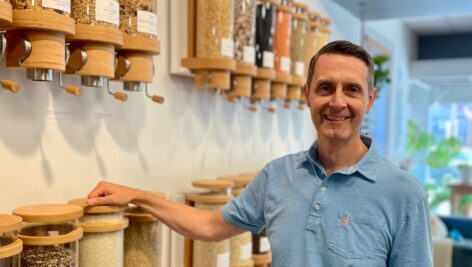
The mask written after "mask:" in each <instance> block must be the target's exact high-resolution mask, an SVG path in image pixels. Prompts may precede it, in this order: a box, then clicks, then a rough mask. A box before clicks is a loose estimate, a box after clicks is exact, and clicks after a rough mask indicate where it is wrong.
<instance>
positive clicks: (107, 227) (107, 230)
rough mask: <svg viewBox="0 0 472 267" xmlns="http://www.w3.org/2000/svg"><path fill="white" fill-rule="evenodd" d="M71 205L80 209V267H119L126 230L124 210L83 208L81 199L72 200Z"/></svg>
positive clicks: (82, 199)
mask: <svg viewBox="0 0 472 267" xmlns="http://www.w3.org/2000/svg"><path fill="white" fill-rule="evenodd" d="M68 203H69V204H71V205H76V206H79V207H83V209H84V216H83V217H82V218H80V220H79V225H80V227H82V228H83V229H84V237H83V238H82V239H81V240H80V244H79V245H80V253H79V265H80V266H110V267H111V266H113V267H119V266H123V259H124V257H123V254H124V253H123V252H124V246H123V230H124V229H125V228H126V227H127V226H128V219H127V218H124V216H123V211H124V210H125V208H126V207H117V206H93V207H92V206H87V204H86V199H85V198H79V199H73V200H70V201H69V202H68Z"/></svg>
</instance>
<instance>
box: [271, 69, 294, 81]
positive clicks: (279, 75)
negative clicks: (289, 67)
mask: <svg viewBox="0 0 472 267" xmlns="http://www.w3.org/2000/svg"><path fill="white" fill-rule="evenodd" d="M291 81H292V75H290V73H287V72H283V71H277V72H276V73H275V80H274V82H278V83H290V82H291Z"/></svg>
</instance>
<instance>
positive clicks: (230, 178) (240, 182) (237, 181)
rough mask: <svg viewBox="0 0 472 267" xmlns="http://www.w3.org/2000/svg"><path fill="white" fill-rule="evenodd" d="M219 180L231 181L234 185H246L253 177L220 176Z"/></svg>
mask: <svg viewBox="0 0 472 267" xmlns="http://www.w3.org/2000/svg"><path fill="white" fill-rule="evenodd" d="M218 179H219V180H223V181H230V182H233V183H234V185H235V186H246V185H248V184H250V183H251V182H252V180H253V177H250V176H220V177H218Z"/></svg>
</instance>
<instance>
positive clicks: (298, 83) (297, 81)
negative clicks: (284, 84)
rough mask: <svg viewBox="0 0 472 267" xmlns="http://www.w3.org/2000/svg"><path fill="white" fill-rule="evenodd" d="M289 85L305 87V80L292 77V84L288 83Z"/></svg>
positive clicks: (299, 77)
mask: <svg viewBox="0 0 472 267" xmlns="http://www.w3.org/2000/svg"><path fill="white" fill-rule="evenodd" d="M290 85H294V86H304V85H305V79H304V78H303V77H301V76H296V75H292V82H291V83H290Z"/></svg>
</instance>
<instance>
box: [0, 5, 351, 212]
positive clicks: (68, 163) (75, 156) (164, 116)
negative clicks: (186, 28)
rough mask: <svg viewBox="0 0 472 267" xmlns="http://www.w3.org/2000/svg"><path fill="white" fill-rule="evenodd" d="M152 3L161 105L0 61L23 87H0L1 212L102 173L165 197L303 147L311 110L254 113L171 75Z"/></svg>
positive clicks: (346, 17) (162, 20) (80, 192)
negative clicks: (77, 87) (63, 85)
mask: <svg viewBox="0 0 472 267" xmlns="http://www.w3.org/2000/svg"><path fill="white" fill-rule="evenodd" d="M170 1H176V0H170ZM179 1H184V0H179ZM304 2H306V3H308V4H309V5H310V7H311V8H315V9H317V10H320V11H322V13H323V14H324V15H325V16H328V17H330V18H332V19H333V21H334V23H333V38H332V39H341V38H342V39H348V40H352V41H355V42H358V40H359V37H358V34H359V32H360V28H359V21H358V20H357V19H355V18H354V17H352V16H351V15H350V14H349V13H347V12H346V11H344V10H342V9H340V8H339V7H338V6H337V5H336V4H333V3H332V2H331V1H324V2H322V3H321V2H319V1H308V0H305V1H304ZM158 7H159V10H158V12H159V28H160V31H159V32H160V33H159V34H160V39H161V42H162V50H161V55H160V56H158V57H156V58H155V63H156V67H157V69H156V74H155V77H154V78H155V79H154V83H153V84H152V86H151V87H150V88H151V91H152V92H153V93H158V94H162V95H163V96H165V98H166V102H165V104H164V105H157V104H154V103H153V102H152V101H150V100H149V99H147V98H145V97H144V95H143V94H140V93H129V99H128V101H127V102H126V103H121V102H117V101H115V100H113V98H112V97H110V96H108V95H107V94H106V93H105V92H104V90H103V89H94V88H83V90H82V91H83V96H81V97H79V98H75V97H72V96H70V95H67V94H65V93H64V92H63V91H61V90H60V89H59V87H58V86H57V81H55V82H54V83H52V84H51V83H39V82H30V81H26V79H25V72H24V71H17V70H10V69H6V68H5V67H4V61H2V62H1V67H0V79H11V80H15V81H18V82H20V84H21V86H22V88H21V91H20V92H19V93H18V94H11V93H9V92H7V91H5V90H3V91H0V162H1V163H2V168H1V171H0V188H3V193H0V203H1V205H0V213H10V212H11V210H12V209H13V208H15V207H18V206H22V205H29V204H38V203H45V202H59V203H63V202H66V201H67V200H69V199H71V198H75V197H80V196H85V195H86V194H87V193H88V192H89V191H90V190H91V189H92V188H93V186H94V185H95V184H96V183H97V182H98V181H99V180H101V179H106V180H109V181H112V182H117V183H123V184H127V185H130V186H134V187H140V188H143V189H148V190H155V191H162V192H166V193H168V194H170V195H172V194H174V193H177V192H183V191H186V190H190V189H191V186H190V182H191V180H193V179H196V178H214V177H216V176H218V175H227V174H238V173H240V172H245V171H255V170H258V169H259V168H261V167H262V166H263V165H265V164H266V163H267V162H268V161H270V160H272V159H274V158H276V157H280V156H282V155H284V154H287V153H291V152H297V151H300V150H304V149H307V148H308V147H309V146H310V144H311V143H312V142H313V138H314V131H313V128H312V124H311V119H310V118H309V112H308V110H305V111H303V112H300V111H298V110H296V109H293V110H290V111H287V110H284V109H282V108H280V109H279V110H278V111H277V113H276V114H275V115H272V114H270V113H268V112H265V111H263V110H261V111H259V112H257V113H255V114H254V113H251V112H249V111H247V109H244V108H243V107H242V106H241V105H233V104H229V103H227V102H226V101H225V100H224V99H223V98H222V97H221V96H219V95H216V94H211V93H207V92H204V91H197V90H196V89H194V88H192V81H191V80H190V79H187V78H182V77H174V76H171V75H169V52H168V51H169V42H168V41H167V40H169V30H168V29H169V25H168V21H169V15H168V14H169V1H167V0H159V1H158ZM67 81H70V82H72V81H74V82H76V83H78V80H77V79H70V78H69V79H67ZM112 86H113V87H114V88H115V89H117V88H119V87H120V85H119V84H112Z"/></svg>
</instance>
